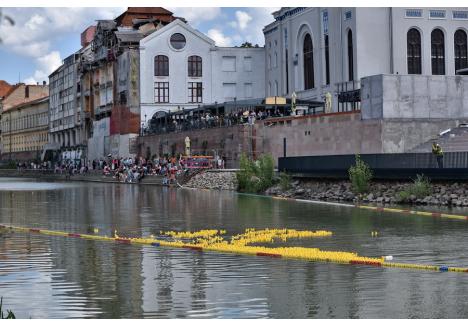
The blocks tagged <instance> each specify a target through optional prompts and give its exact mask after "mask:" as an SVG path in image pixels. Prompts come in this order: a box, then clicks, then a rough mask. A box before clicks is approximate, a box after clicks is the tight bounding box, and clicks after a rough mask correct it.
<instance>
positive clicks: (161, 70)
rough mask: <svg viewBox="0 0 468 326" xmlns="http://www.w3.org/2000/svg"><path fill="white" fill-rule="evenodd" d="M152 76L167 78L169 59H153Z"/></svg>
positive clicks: (156, 57) (160, 56) (164, 57)
mask: <svg viewBox="0 0 468 326" xmlns="http://www.w3.org/2000/svg"><path fill="white" fill-rule="evenodd" d="M154 75H155V76H169V58H168V57H167V56H165V55H157V56H155V57H154Z"/></svg>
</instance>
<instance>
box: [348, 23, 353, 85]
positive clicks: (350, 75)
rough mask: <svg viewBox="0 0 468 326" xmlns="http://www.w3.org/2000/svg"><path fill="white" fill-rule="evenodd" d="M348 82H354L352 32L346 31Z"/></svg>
mask: <svg viewBox="0 0 468 326" xmlns="http://www.w3.org/2000/svg"><path fill="white" fill-rule="evenodd" d="M348 80H354V58H353V32H352V31H351V30H349V31H348Z"/></svg>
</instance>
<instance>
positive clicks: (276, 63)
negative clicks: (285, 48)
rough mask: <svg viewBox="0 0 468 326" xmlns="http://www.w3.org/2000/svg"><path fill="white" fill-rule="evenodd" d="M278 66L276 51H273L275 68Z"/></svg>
mask: <svg viewBox="0 0 468 326" xmlns="http://www.w3.org/2000/svg"><path fill="white" fill-rule="evenodd" d="M276 67H278V53H276V52H275V68H276Z"/></svg>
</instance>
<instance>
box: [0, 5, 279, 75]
mask: <svg viewBox="0 0 468 326" xmlns="http://www.w3.org/2000/svg"><path fill="white" fill-rule="evenodd" d="M125 9H126V8H4V9H3V10H2V13H3V15H8V16H10V17H11V18H13V19H14V20H15V22H16V24H15V26H10V25H9V24H8V23H7V22H6V21H4V22H3V23H2V24H1V25H0V39H2V40H3V43H2V44H0V80H1V79H3V80H6V81H8V82H9V83H12V84H14V83H16V82H18V81H19V80H20V81H22V82H26V83H36V82H42V81H43V80H47V81H48V75H49V74H50V73H51V72H52V71H54V70H55V69H56V68H57V67H59V66H60V64H61V62H62V60H63V59H64V58H66V57H67V56H68V55H70V54H72V53H74V52H75V51H77V50H79V48H80V34H81V32H82V31H83V30H84V29H85V28H86V27H87V26H89V25H92V24H94V23H95V22H94V21H95V20H97V19H113V18H115V17H117V16H118V15H119V14H121V13H122V12H124V11H125ZM167 9H169V10H170V11H172V12H174V15H176V16H180V17H184V18H185V19H186V20H187V21H188V22H189V24H190V25H192V26H193V27H195V28H196V29H198V30H200V31H201V32H203V33H205V34H207V35H208V36H209V37H211V38H212V39H213V40H214V41H215V42H216V44H217V45H219V46H234V45H240V44H242V43H243V42H245V41H248V42H251V43H253V44H255V43H258V44H259V45H263V43H264V40H263V33H262V28H263V27H264V26H265V25H267V24H269V23H270V22H272V21H273V17H272V16H271V13H272V12H273V11H275V10H277V9H278V8H218V7H213V8H173V7H167Z"/></svg>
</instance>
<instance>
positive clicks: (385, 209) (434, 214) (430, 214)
mask: <svg viewBox="0 0 468 326" xmlns="http://www.w3.org/2000/svg"><path fill="white" fill-rule="evenodd" d="M266 197H268V196H266ZM271 198H273V199H279V200H287V201H296V202H301V203H310V204H320V205H332V206H343V207H350V208H353V207H354V208H362V209H367V210H373V211H377V212H389V213H400V214H411V215H419V216H426V217H437V218H448V219H454V220H464V221H466V220H468V216H466V215H457V214H446V213H437V212H425V211H416V210H410V209H400V208H390V207H378V206H368V205H353V204H344V203H335V202H326V201H319V200H308V199H296V198H287V197H279V196H273V197H271Z"/></svg>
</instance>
